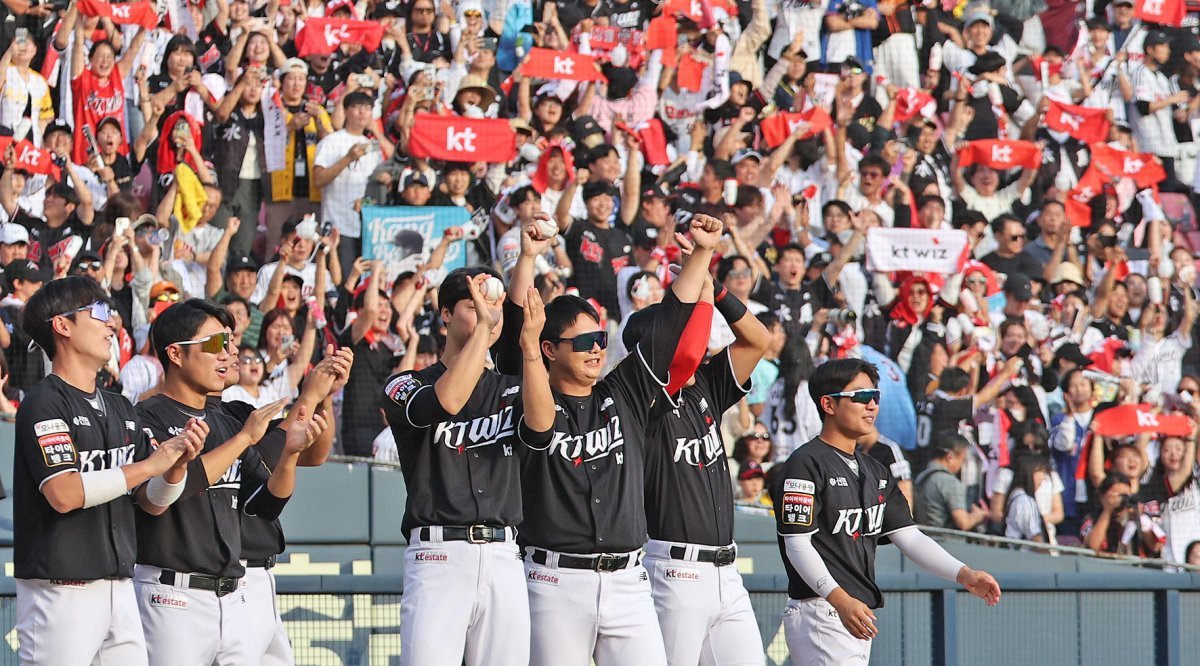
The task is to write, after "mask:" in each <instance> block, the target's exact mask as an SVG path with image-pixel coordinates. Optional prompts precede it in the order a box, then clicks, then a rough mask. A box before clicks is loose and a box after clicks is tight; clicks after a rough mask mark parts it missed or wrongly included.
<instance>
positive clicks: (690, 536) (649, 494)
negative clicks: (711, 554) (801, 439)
mask: <svg viewBox="0 0 1200 666" xmlns="http://www.w3.org/2000/svg"><path fill="white" fill-rule="evenodd" d="M749 389H750V386H749V382H747V383H746V385H744V386H743V385H740V384H738V381H737V378H735V377H734V374H733V365H732V361H731V360H730V357H729V350H728V349H725V350H723V351H721V352H720V353H719V354H717V355H716V356H714V357H713V359H712V360H711V361H709V362H708V363H707V364H705V365H703V366H701V367H700V368H699V369H698V370H697V371H696V383H695V384H694V385H692V386H687V387H684V389H683V391H681V392H680V395H679V396H678V402H673V401H672V400H671V399H670V398H669V397H667V396H665V395H660V396H659V398H658V399H656V400H655V402H654V407H653V409H652V410H651V412H650V423H649V425H648V426H647V428H646V440H647V442H648V446H647V447H646V521H647V527H648V530H649V534H650V538H651V539H659V540H661V541H674V542H678V543H693V544H700V545H705V546H728V545H729V544H731V543H733V485H732V484H731V483H729V462H728V460H727V459H726V456H725V445H724V443H723V442H722V441H721V415H722V414H724V413H725V410H727V409H729V408H730V407H732V406H733V405H735V404H737V401H738V400H740V399H741V397H742V396H743V395H745V394H746V393H747V392H748V391H749Z"/></svg>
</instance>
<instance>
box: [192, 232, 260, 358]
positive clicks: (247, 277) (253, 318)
mask: <svg viewBox="0 0 1200 666" xmlns="http://www.w3.org/2000/svg"><path fill="white" fill-rule="evenodd" d="M224 256H225V253H224V252H220V253H219V254H218V252H216V251H215V252H213V256H212V257H210V258H209V262H208V282H207V284H206V285H205V297H206V298H209V299H212V300H214V301H217V302H219V303H225V302H226V301H227V300H229V299H238V300H241V301H244V302H245V303H246V305H247V312H246V317H247V324H246V330H245V331H244V332H243V333H242V340H241V341H242V342H244V343H245V344H249V345H257V344H258V332H259V330H261V326H262V320H263V312H262V310H261V309H259V308H257V307H253V306H251V305H250V297H251V296H253V295H254V288H255V286H256V285H257V282H258V262H256V261H255V260H254V257H251V256H249V255H240V256H234V257H230V258H229V261H228V263H226V264H225V273H224V277H222V274H221V263H222V262H221V259H220V257H224ZM230 310H231V311H232V308H230ZM235 319H236V317H235Z"/></svg>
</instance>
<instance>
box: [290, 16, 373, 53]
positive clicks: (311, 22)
mask: <svg viewBox="0 0 1200 666" xmlns="http://www.w3.org/2000/svg"><path fill="white" fill-rule="evenodd" d="M382 41H383V24H381V23H378V22H376V21H353V20H350V19H335V18H309V19H308V20H307V21H306V22H305V24H304V27H303V28H302V29H301V30H300V34H298V35H296V49H297V50H298V51H299V52H300V56H301V57H304V56H308V55H313V54H318V55H329V54H331V53H333V52H334V51H336V50H337V47H338V46H340V45H341V44H342V42H349V43H351V44H362V47H363V48H364V49H366V50H368V51H375V50H376V49H378V48H379V44H380V43H381V42H382Z"/></svg>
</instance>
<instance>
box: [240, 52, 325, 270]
mask: <svg viewBox="0 0 1200 666" xmlns="http://www.w3.org/2000/svg"><path fill="white" fill-rule="evenodd" d="M279 93H280V101H282V102H283V110H284V118H285V119H286V120H287V137H288V138H287V147H286V148H285V149H284V155H283V156H284V159H283V164H284V168H283V169H281V170H279V171H272V172H270V174H271V177H270V179H268V180H267V181H266V182H267V185H268V188H267V193H266V206H265V208H266V222H267V236H266V241H267V242H266V248H267V252H270V251H272V249H273V248H274V247H275V246H276V244H277V243H278V242H279V236H280V234H281V233H282V230H283V223H284V222H286V221H287V220H289V219H293V218H300V217H303V216H305V215H308V214H310V213H311V214H316V213H319V212H320V211H321V189H320V188H318V187H316V186H315V185H314V184H313V178H314V175H313V174H314V167H315V166H316V156H317V144H318V142H319V141H321V140H322V139H324V138H325V137H326V136H328V135H329V134H330V133H331V132H333V125H332V121H331V120H330V118H329V114H328V113H326V111H325V108H324V107H322V106H321V104H320V103H318V102H317V101H316V100H315V99H313V98H312V97H311V96H309V95H308V63H306V62H304V61H303V60H301V59H299V58H289V59H288V61H287V62H286V63H284V68H283V78H282V79H281V80H280V89H279ZM251 226H253V225H251Z"/></svg>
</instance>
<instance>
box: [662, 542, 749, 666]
mask: <svg viewBox="0 0 1200 666" xmlns="http://www.w3.org/2000/svg"><path fill="white" fill-rule="evenodd" d="M672 546H682V547H684V548H685V549H686V550H687V552H688V554H689V557H692V558H694V557H695V553H696V552H697V548H698V547H697V546H692V545H689V544H682V543H671V542H668V541H657V540H653V539H651V540H650V542H649V543H647V544H646V561H645V567H646V570H647V571H648V572H650V589H651V590H652V591H653V593H654V608H655V610H657V611H658V624H659V626H660V627H661V628H662V635H663V644H664V645H665V646H666V650H667V663H669V664H671V666H695V664H703V665H704V666H709V665H710V664H712V665H713V666H716V665H720V666H750V665H751V664H753V665H754V666H762V665H763V663H764V662H765V661H766V654H765V653H764V651H763V644H762V637H761V636H760V635H759V633H758V620H757V619H755V617H754V608H753V607H752V606H751V605H750V595H749V594H747V593H746V588H745V587H744V586H743V585H742V577H741V575H740V574H738V572H737V567H735V566H732V565H729V566H723V567H718V566H716V565H715V564H713V563H712V562H696V561H689V560H676V559H672V558H671V547H672ZM701 548H702V547H701Z"/></svg>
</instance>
